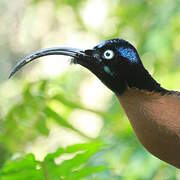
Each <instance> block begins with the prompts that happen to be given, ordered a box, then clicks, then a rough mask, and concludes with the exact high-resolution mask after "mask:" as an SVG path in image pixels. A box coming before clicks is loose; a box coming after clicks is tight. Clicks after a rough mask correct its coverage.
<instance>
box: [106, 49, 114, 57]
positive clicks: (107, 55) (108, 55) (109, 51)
mask: <svg viewBox="0 0 180 180" xmlns="http://www.w3.org/2000/svg"><path fill="white" fill-rule="evenodd" d="M113 57H114V52H113V51H112V50H110V49H109V50H106V51H105V52H104V58H105V59H112V58H113Z"/></svg>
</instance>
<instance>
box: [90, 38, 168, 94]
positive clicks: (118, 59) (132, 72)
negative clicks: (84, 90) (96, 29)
mask: <svg viewBox="0 0 180 180" xmlns="http://www.w3.org/2000/svg"><path fill="white" fill-rule="evenodd" d="M106 50H112V51H113V52H114V54H115V55H114V57H113V58H112V59H110V60H109V59H104V57H103V53H104V52H105V51H106ZM87 53H89V55H91V56H93V57H94V58H95V60H94V62H95V61H98V63H97V64H96V63H95V64H94V65H93V66H89V67H87V68H88V69H89V70H91V71H92V72H93V73H94V74H95V75H96V76H97V77H98V78H99V79H100V80H101V81H102V82H103V83H104V84H105V85H106V86H108V87H109V88H110V89H111V90H112V91H113V92H115V93H116V94H118V95H121V94H122V93H123V92H124V91H125V90H126V89H127V87H130V88H137V89H142V90H147V91H155V92H160V93H161V94H166V93H167V92H168V91H167V90H166V89H164V88H162V87H161V86H160V84H159V83H157V82H156V81H155V80H154V79H153V78H152V76H151V75H150V74H149V73H148V71H147V70H146V69H145V68H144V66H143V64H142V62H141V60H140V57H139V55H138V52H137V50H136V49H135V48H134V46H133V45H131V44H130V43H129V42H127V41H125V40H123V39H111V40H107V41H103V42H102V43H100V44H99V45H97V46H95V47H94V48H93V50H88V51H87ZM98 59H99V60H98Z"/></svg>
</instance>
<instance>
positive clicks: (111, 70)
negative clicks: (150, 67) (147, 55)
mask: <svg viewBox="0 0 180 180" xmlns="http://www.w3.org/2000/svg"><path fill="white" fill-rule="evenodd" d="M47 55H65V56H70V57H71V58H72V63H74V64H79V65H81V66H83V67H85V68H87V69H88V70H90V71H91V72H92V73H93V74H94V75H95V76H97V77H98V78H99V79H100V80H101V81H102V83H104V84H105V85H106V86H107V87H108V88H109V89H110V90H111V91H112V92H113V93H114V94H115V95H116V97H117V99H118V100H119V102H120V104H121V106H122V108H123V110H124V111H125V113H126V115H127V117H128V119H129V121H130V124H131V126H132V128H133V130H134V132H135V135H136V136H137V139H138V140H139V141H140V143H141V144H142V145H143V146H144V147H145V149H146V150H147V151H149V152H150V153H151V154H152V155H154V156H155V157H157V158H159V159H160V160H162V161H164V162H166V163H168V164H170V165H172V166H174V167H176V168H180V92H178V91H173V90H168V89H165V88H163V87H162V86H161V85H160V84H159V83H158V82H157V81H156V80H155V79H154V78H153V77H152V75H151V74H150V73H149V72H148V71H147V70H146V68H145V67H144V65H143V63H142V61H141V59H140V56H139V54H138V52H137V50H136V48H135V47H134V46H133V45H132V44H131V43H129V42H128V41H126V40H124V39H120V38H116V39H109V40H104V41H102V42H101V43H99V44H98V45H96V46H95V47H93V48H91V49H86V50H83V49H76V48H69V47H53V48H48V49H42V50H39V51H36V52H34V53H32V54H30V55H28V56H26V57H25V58H23V59H22V60H21V61H19V63H17V64H16V65H15V66H14V68H13V69H12V71H11V73H10V76H9V77H12V76H13V75H14V74H15V73H16V72H17V71H18V70H19V69H21V68H22V67H23V66H24V65H26V64H27V63H29V62H31V61H33V60H34V59H37V58H40V57H42V56H47Z"/></svg>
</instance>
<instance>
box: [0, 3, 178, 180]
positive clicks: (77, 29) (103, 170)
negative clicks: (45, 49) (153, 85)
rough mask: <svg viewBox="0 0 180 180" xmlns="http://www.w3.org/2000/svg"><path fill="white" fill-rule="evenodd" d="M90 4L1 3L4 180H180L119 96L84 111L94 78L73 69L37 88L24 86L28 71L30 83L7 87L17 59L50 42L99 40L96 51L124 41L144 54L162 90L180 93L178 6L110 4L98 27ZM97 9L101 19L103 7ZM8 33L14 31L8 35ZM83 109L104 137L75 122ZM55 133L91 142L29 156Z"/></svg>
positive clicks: (0, 161) (0, 173) (0, 167)
mask: <svg viewBox="0 0 180 180" xmlns="http://www.w3.org/2000/svg"><path fill="white" fill-rule="evenodd" d="M24 2H25V1H24ZM90 2H93V1H91V0H90V1H87V0H84V1H83V0H80V1H77V0H55V1H51V0H45V1H44V0H31V1H26V3H25V4H23V3H22V2H21V1H16V2H15V3H14V4H12V3H13V2H12V3H9V1H4V0H0V15H1V16H0V20H1V23H2V26H1V27H2V28H1V32H0V39H1V42H0V45H3V46H2V47H1V48H0V54H1V59H2V60H1V62H0V72H1V75H0V81H1V82H2V81H4V82H2V85H1V84H0V100H1V103H0V179H2V180H3V179H5V180H6V179H12V180H13V179H17V180H19V179H25V180H26V179H46V180H48V179H53V180H56V179H77V180H78V179H98V180H101V179H102V180H108V179H115V180H116V179H125V180H126V179H127V180H134V179H147V180H149V179H154V180H157V179H158V180H159V179H160V180H161V179H167V180H176V179H178V177H179V173H180V172H179V171H178V170H177V169H175V168H174V167H172V166H170V165H167V164H166V163H163V162H162V161H160V160H158V159H157V158H155V157H153V156H152V155H150V154H149V153H148V152H147V151H145V150H144V149H143V147H142V146H141V145H140V144H139V142H138V141H137V139H136V136H135V134H134V133H133V130H132V128H131V126H130V124H129V122H128V119H127V117H126V116H125V114H124V112H123V110H122V108H121V107H120V105H119V102H118V101H117V99H116V97H115V96H112V97H111V98H110V100H109V101H108V103H107V105H106V108H105V110H104V111H100V110H96V109H92V108H89V107H86V106H84V105H83V104H82V102H81V93H80V87H82V84H83V83H84V82H87V81H88V80H89V78H90V77H89V74H88V73H87V71H83V70H82V69H79V70H76V71H75V70H74V69H73V68H71V69H70V71H67V72H65V73H64V74H61V76H60V77H57V78H54V79H53V80H51V79H50V78H49V79H48V80H47V79H44V80H40V81H38V82H35V81H34V82H33V83H30V82H26V83H24V81H23V79H25V78H27V79H29V77H30V76H29V71H22V72H26V73H24V75H23V78H21V79H18V78H17V79H16V78H15V79H13V82H11V81H8V82H5V80H4V79H5V78H7V76H8V72H9V64H11V66H12V65H14V63H15V62H12V60H13V59H14V60H18V59H20V57H22V56H24V54H26V53H29V52H31V51H32V50H34V49H39V48H40V47H42V46H46V45H47V44H48V43H49V44H56V43H57V44H63V43H64V39H68V42H69V39H70V38H71V37H72V38H74V36H75V35H76V36H77V39H82V41H85V40H86V39H88V38H90V39H91V38H92V39H95V40H96V42H95V44H96V43H98V41H101V40H104V39H108V38H115V37H120V38H124V39H127V40H129V41H131V42H132V43H133V44H134V45H135V46H136V47H137V49H138V52H139V53H140V56H141V58H142V61H143V63H144V64H145V66H146V67H147V69H148V70H150V72H151V73H152V74H153V76H154V77H155V78H156V79H157V80H158V81H159V82H160V83H161V84H162V85H163V87H165V88H169V89H177V90H178V89H180V78H179V76H180V68H179V67H180V66H179V65H180V63H179V62H180V61H179V58H180V48H179V44H180V35H179V29H180V23H179V16H180V3H179V2H178V1H176V0H172V1H169V0H159V1H155V0H152V1H144V0H142V1H139V0H134V1H132V0H126V1H123V0H112V1H107V0H104V1H102V2H104V3H106V6H107V14H106V16H105V19H104V21H103V23H102V24H101V26H99V27H91V26H90V25H88V23H87V22H86V21H88V19H85V20H84V19H83V17H82V14H83V11H84V8H85V7H86V5H88V3H90ZM95 8H98V10H99V12H101V7H95ZM95 10H96V9H94V10H93V12H92V13H95ZM98 15H100V13H99V14H98ZM94 21H96V20H94ZM9 26H10V27H12V29H13V31H12V30H11V28H10V29H8V28H6V27H9ZM42 27H43V28H42ZM41 28H42V29H41ZM67 37H68V38H67ZM87 37H88V38H87ZM77 39H76V40H77ZM73 40H74V39H73ZM73 40H72V41H73ZM87 43H88V42H87ZM87 43H86V42H85V44H87ZM87 45H88V44H87ZM31 67H33V64H31ZM7 69H8V70H7ZM33 73H34V72H33ZM22 74H23V73H21V74H20V75H17V76H16V77H20V76H21V75H22ZM3 78H4V79H3ZM31 79H32V78H31ZM28 81H29V80H28ZM19 87H23V89H22V90H20V89H19ZM92 91H94V89H93V90H92ZM95 101H96V99H95ZM77 110H80V111H82V112H86V113H92V114H93V115H96V116H97V117H99V118H100V119H101V120H102V121H103V127H102V129H101V131H100V133H99V136H98V137H97V138H92V137H89V136H88V135H87V134H85V133H84V131H83V132H82V131H81V130H80V129H78V128H77V127H75V126H74V125H73V123H72V122H71V121H70V118H71V115H72V114H73V113H74V112H76V111H77ZM84 121H87V120H86V119H84ZM53 127H60V128H62V129H64V130H65V131H67V132H68V133H73V135H77V136H78V137H81V138H82V139H83V141H85V142H86V143H84V144H76V143H75V144H74V145H72V146H68V147H66V148H63V147H61V145H58V147H57V148H56V149H57V150H56V151H55V152H54V153H49V151H48V152H46V155H45V158H44V160H43V161H39V160H36V156H35V155H34V154H26V152H27V151H26V147H27V146H28V145H29V144H30V145H31V146H33V145H34V144H33V143H34V142H36V141H37V140H38V138H44V139H48V138H49V136H50V135H51V131H52V129H53ZM58 138H59V137H57V139H58ZM54 139H56V137H54ZM59 146H60V147H59ZM19 154H23V155H22V156H20V157H19ZM63 157H68V158H67V159H66V158H65V159H63Z"/></svg>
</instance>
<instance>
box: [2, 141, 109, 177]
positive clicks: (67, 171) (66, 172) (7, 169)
mask: <svg viewBox="0 0 180 180" xmlns="http://www.w3.org/2000/svg"><path fill="white" fill-rule="evenodd" d="M101 146H102V144H101V143H98V142H92V143H89V144H76V145H72V146H69V147H67V148H65V149H64V148H59V149H58V150H57V151H56V152H54V153H50V154H48V155H47V156H46V157H45V159H44V160H43V161H37V160H35V157H34V155H33V154H27V155H25V157H23V158H22V157H21V158H16V159H13V160H9V161H7V162H6V164H5V165H4V167H3V168H2V169H1V170H0V179H2V180H19V179H37V180H38V179H45V180H49V179H54V180H55V179H69V180H70V179H74V180H76V179H82V178H84V177H87V176H90V175H92V174H93V173H97V172H100V171H103V170H105V169H106V167H105V166H91V165H88V163H87V161H88V159H89V158H90V157H91V156H92V155H93V154H94V153H96V152H97V151H99V149H100V147H101ZM64 154H66V155H69V156H70V155H71V154H73V157H71V158H69V159H68V160H64V161H62V162H60V163H56V159H57V158H60V157H61V156H62V157H63V155H64Z"/></svg>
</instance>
